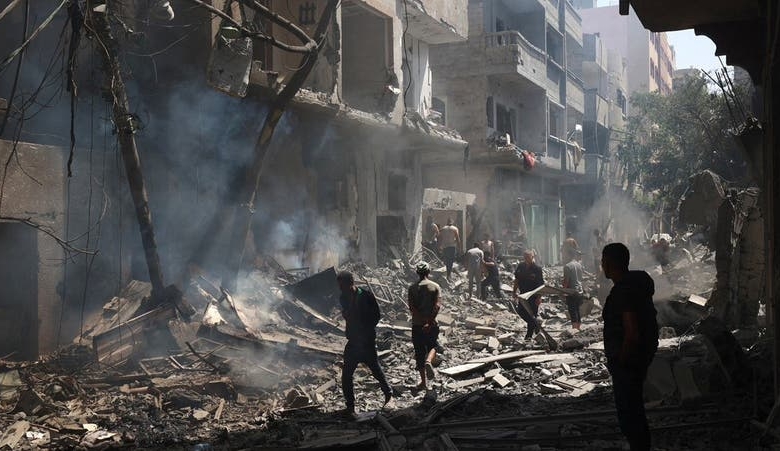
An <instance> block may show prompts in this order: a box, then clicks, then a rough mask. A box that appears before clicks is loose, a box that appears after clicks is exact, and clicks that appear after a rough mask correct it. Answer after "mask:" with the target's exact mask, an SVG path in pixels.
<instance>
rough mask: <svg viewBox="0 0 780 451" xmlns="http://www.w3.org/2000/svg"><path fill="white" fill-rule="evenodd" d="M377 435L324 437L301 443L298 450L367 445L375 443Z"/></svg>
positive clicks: (369, 433)
mask: <svg viewBox="0 0 780 451" xmlns="http://www.w3.org/2000/svg"><path fill="white" fill-rule="evenodd" d="M377 439H378V435H377V433H376V432H375V431H372V432H366V433H364V434H352V435H346V434H345V435H341V436H337V437H324V438H321V439H318V440H312V441H309V442H304V443H301V444H300V445H299V446H298V449H334V448H338V447H347V446H357V445H369V444H372V443H376V441H377Z"/></svg>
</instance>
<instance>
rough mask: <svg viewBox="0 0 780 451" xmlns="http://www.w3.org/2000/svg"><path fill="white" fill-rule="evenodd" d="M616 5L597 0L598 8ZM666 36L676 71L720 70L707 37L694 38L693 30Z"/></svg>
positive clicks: (615, 3) (609, 1) (614, 1)
mask: <svg viewBox="0 0 780 451" xmlns="http://www.w3.org/2000/svg"><path fill="white" fill-rule="evenodd" d="M617 4H618V1H617V0H598V5H599V6H609V5H617ZM668 35H669V43H670V44H672V45H673V46H674V50H675V52H676V55H677V69H687V68H689V67H695V68H698V69H703V70H712V69H720V67H721V66H720V62H718V57H717V56H715V44H714V43H713V42H712V41H711V40H710V39H709V38H708V37H706V36H696V35H695V34H694V33H693V30H682V31H673V32H671V33H668ZM724 63H725V60H724Z"/></svg>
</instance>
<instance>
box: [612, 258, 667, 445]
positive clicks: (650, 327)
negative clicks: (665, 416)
mask: <svg viewBox="0 0 780 451" xmlns="http://www.w3.org/2000/svg"><path fill="white" fill-rule="evenodd" d="M629 260H630V254H629V251H628V248H627V247H626V246H625V245H624V244H622V243H611V244H608V245H606V246H605V247H604V250H603V251H602V253H601V266H602V268H604V275H605V276H606V277H607V278H609V279H610V280H612V282H614V284H615V285H614V286H613V287H612V291H610V293H609V296H608V297H607V301H606V302H605V303H604V310H603V312H602V315H603V318H604V353H605V354H606V356H607V369H608V370H609V373H610V374H611V375H612V387H613V390H614V392H615V407H616V408H617V417H618V423H619V424H620V430H621V431H622V432H623V435H625V436H626V439H628V443H629V445H631V450H632V451H646V450H649V449H650V429H649V427H648V425H647V417H646V416H645V404H644V399H643V397H642V388H643V386H644V382H645V377H646V376H647V368H648V367H649V366H650V363H651V362H652V361H653V356H654V355H655V351H656V350H657V349H658V323H657V322H656V310H655V306H654V305H653V294H654V292H655V287H654V283H653V279H652V278H651V277H650V276H649V275H648V274H647V273H646V272H644V271H629V269H628V263H629Z"/></svg>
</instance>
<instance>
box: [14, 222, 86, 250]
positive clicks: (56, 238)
mask: <svg viewBox="0 0 780 451" xmlns="http://www.w3.org/2000/svg"><path fill="white" fill-rule="evenodd" d="M0 221H7V222H18V223H20V224H24V225H26V226H30V227H32V228H33V229H37V230H38V231H40V232H42V233H45V234H46V235H48V236H50V237H51V238H52V239H53V240H54V241H56V242H57V244H59V245H60V246H61V247H62V248H63V249H65V250H66V251H68V252H75V253H79V254H87V255H95V254H97V251H93V250H89V249H80V248H77V247H73V246H72V245H71V244H70V241H68V240H64V239H62V238H60V237H59V236H57V234H56V233H54V231H53V230H51V228H49V227H47V226H45V225H43V224H38V223H37V222H35V221H33V220H32V219H31V218H17V217H14V216H0Z"/></svg>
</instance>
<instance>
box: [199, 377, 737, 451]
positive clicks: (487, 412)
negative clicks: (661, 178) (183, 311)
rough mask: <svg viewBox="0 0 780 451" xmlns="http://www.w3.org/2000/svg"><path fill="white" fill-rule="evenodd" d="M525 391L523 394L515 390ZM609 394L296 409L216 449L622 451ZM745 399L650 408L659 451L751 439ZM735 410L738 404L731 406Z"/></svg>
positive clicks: (490, 393)
mask: <svg viewBox="0 0 780 451" xmlns="http://www.w3.org/2000/svg"><path fill="white" fill-rule="evenodd" d="M517 391H518V392H519V391H522V388H520V390H517ZM612 396H613V394H612V391H611V388H609V387H602V386H599V387H597V388H596V389H595V390H593V391H591V392H589V393H587V394H584V395H582V396H578V397H573V396H565V395H556V396H549V395H543V394H506V393H499V392H497V391H494V390H492V389H479V390H475V391H472V392H466V393H461V394H458V395H455V396H453V397H451V398H449V399H446V400H438V401H437V400H436V396H435V393H433V392H429V393H428V394H427V395H426V396H424V397H423V396H422V395H421V394H420V395H418V397H417V399H418V400H419V401H418V403H417V404H415V405H413V406H410V407H407V408H403V409H395V410H388V411H378V412H377V411H374V412H364V413H362V414H359V415H358V418H357V420H355V419H351V418H347V417H346V416H345V415H343V414H342V413H341V412H338V411H337V412H320V411H311V410H308V411H298V412H293V413H290V414H289V415H287V416H277V417H274V418H269V419H268V421H267V423H266V425H265V428H263V429H262V430H255V431H248V432H231V433H229V434H228V433H224V434H223V435H222V436H221V437H219V439H218V440H217V441H215V442H212V443H211V444H210V445H209V446H211V447H213V449H247V448H251V449H261V450H287V449H365V450H369V449H371V450H373V449H382V450H400V449H426V450H453V449H459V450H465V449H524V450H540V449H543V448H544V449H593V450H596V449H615V450H619V449H623V441H622V436H621V434H620V432H619V430H618V427H617V420H616V417H615V413H614V404H613V398H612ZM743 397H744V395H736V394H731V395H727V396H724V395H723V394H721V395H719V396H718V398H717V399H715V398H714V397H713V398H702V399H699V400H697V402H695V403H686V404H685V405H674V406H669V405H656V406H648V419H649V423H650V427H651V429H652V430H653V440H654V446H656V447H658V448H659V449H708V450H718V449H724V450H725V449H736V448H741V447H744V446H745V445H746V444H747V443H749V442H750V441H751V430H750V428H749V425H748V422H747V420H746V419H747V418H748V417H750V416H751V414H750V409H749V407H748V408H745V406H744V405H742V404H743V403H741V398H743ZM735 406H741V407H737V408H735Z"/></svg>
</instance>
